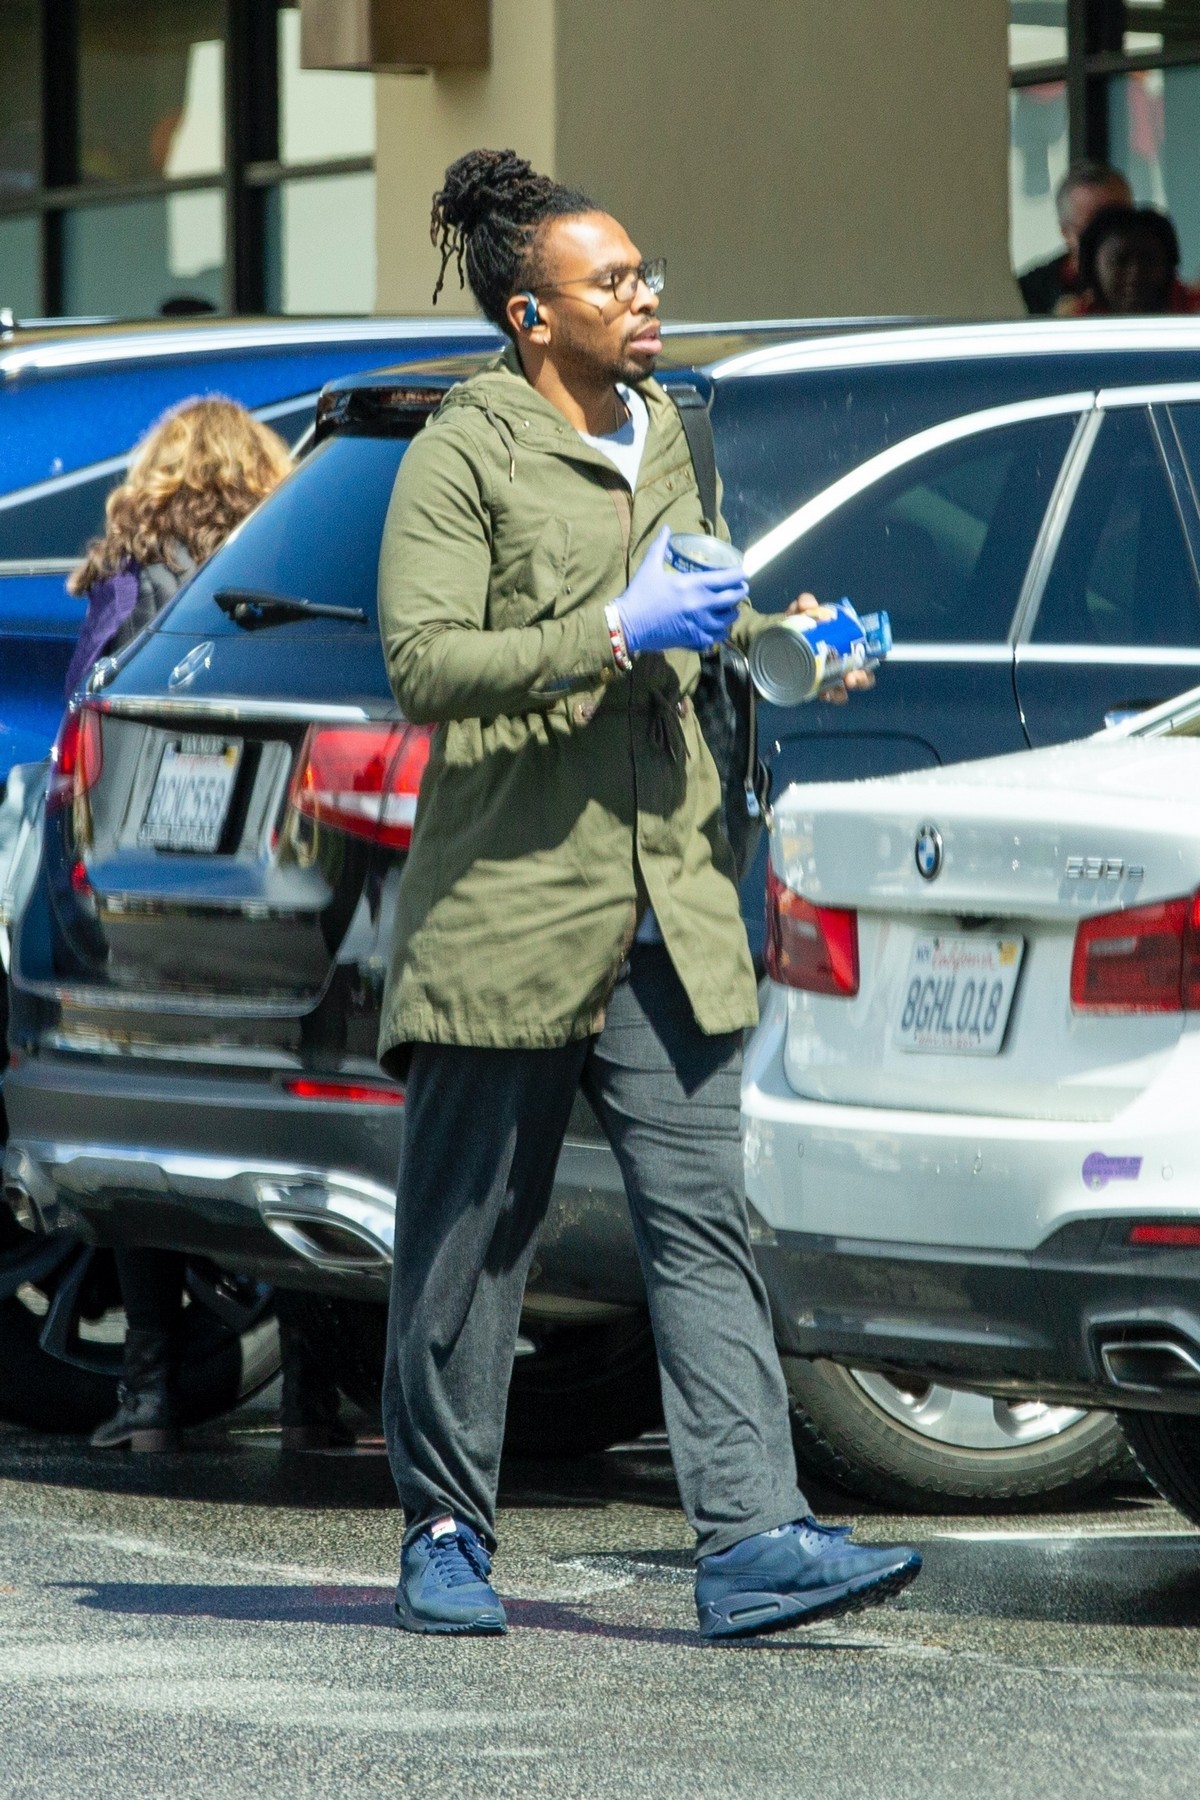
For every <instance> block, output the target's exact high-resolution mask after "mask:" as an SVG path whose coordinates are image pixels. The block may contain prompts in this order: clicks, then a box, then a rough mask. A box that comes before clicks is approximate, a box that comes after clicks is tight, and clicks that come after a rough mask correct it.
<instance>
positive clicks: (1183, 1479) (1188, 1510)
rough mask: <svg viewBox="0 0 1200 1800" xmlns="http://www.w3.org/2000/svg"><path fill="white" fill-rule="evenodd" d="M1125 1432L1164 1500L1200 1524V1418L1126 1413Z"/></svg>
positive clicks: (1180, 1414)
mask: <svg viewBox="0 0 1200 1800" xmlns="http://www.w3.org/2000/svg"><path fill="white" fill-rule="evenodd" d="M1120 1420H1121V1429H1122V1431H1123V1432H1124V1433H1125V1439H1126V1442H1127V1443H1128V1445H1129V1448H1130V1449H1131V1450H1132V1451H1133V1454H1134V1456H1135V1457H1136V1458H1137V1460H1138V1462H1139V1463H1140V1464H1141V1467H1142V1471H1143V1473H1144V1474H1145V1475H1146V1476H1147V1477H1148V1478H1149V1480H1150V1481H1151V1483H1152V1484H1153V1486H1154V1487H1156V1488H1157V1489H1158V1491H1159V1493H1160V1494H1161V1495H1162V1497H1163V1499H1164V1500H1169V1501H1170V1502H1171V1505H1172V1506H1177V1507H1178V1508H1179V1510H1180V1512H1181V1513H1182V1514H1183V1516H1184V1517H1185V1518H1186V1519H1190V1520H1191V1522H1192V1524H1193V1525H1200V1418H1196V1417H1194V1416H1192V1415H1191V1414H1188V1413H1148V1412H1126V1413H1121V1414H1120Z"/></svg>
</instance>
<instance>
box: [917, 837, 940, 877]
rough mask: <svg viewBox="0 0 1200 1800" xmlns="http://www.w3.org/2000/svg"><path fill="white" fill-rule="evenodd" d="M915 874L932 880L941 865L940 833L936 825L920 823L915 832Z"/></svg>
mask: <svg viewBox="0 0 1200 1800" xmlns="http://www.w3.org/2000/svg"><path fill="white" fill-rule="evenodd" d="M916 857H917V874H918V875H921V876H923V877H924V879H925V880H926V881H932V880H933V879H934V877H935V875H937V874H938V872H939V871H940V869H941V866H942V834H941V832H940V831H939V830H938V828H937V826H936V825H922V827H921V829H920V831H918V833H917V845H916Z"/></svg>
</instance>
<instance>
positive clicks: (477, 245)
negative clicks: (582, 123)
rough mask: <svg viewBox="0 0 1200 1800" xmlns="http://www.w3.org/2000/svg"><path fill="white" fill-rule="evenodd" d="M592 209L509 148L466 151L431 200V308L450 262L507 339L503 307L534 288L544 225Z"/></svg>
mask: <svg viewBox="0 0 1200 1800" xmlns="http://www.w3.org/2000/svg"><path fill="white" fill-rule="evenodd" d="M598 210H599V209H598V208H597V206H596V203H595V201H593V200H589V199H588V197H587V195H586V194H583V193H580V191H579V189H578V188H569V187H563V186H562V185H561V184H560V183H559V182H557V181H551V179H550V177H549V176H548V175H539V174H538V173H537V171H536V169H534V168H533V167H532V165H531V164H529V163H527V162H526V161H525V159H524V158H523V157H520V156H518V155H517V153H516V151H515V150H469V151H468V152H467V154H466V155H465V156H460V157H459V158H458V161H457V162H452V163H451V164H450V167H449V168H448V169H447V170H446V174H445V177H444V185H443V186H442V187H441V188H439V190H438V192H437V193H436V194H435V195H434V196H433V212H432V214H431V216H430V222H429V235H430V238H431V239H432V241H433V244H434V247H435V248H436V249H437V251H438V252H439V254H440V256H441V259H442V266H441V268H440V269H439V271H438V278H437V286H436V287H435V288H434V290H433V302H434V305H435V306H436V305H437V297H438V295H439V294H440V293H441V291H442V288H443V286H444V284H445V280H446V270H447V268H448V266H449V264H450V263H451V262H452V261H453V262H455V263H456V264H457V265H458V281H459V286H460V287H461V286H463V285H464V273H465V285H467V286H469V287H470V289H471V292H472V293H473V294H474V296H475V298H476V300H477V301H478V302H479V306H480V309H481V311H482V312H483V314H484V315H485V317H486V318H489V319H490V320H491V321H492V323H493V325H498V326H499V327H500V329H501V331H507V332H509V335H510V336H511V335H512V333H511V330H510V327H509V322H508V319H507V318H506V316H505V312H504V309H505V307H506V306H507V304H508V302H509V300H511V298H512V296H513V295H514V294H519V293H520V292H521V290H522V289H523V288H529V289H530V290H532V289H534V288H536V287H537V284H538V279H539V275H540V269H539V263H538V253H537V241H538V237H539V234H540V231H541V228H542V226H543V225H545V224H546V222H547V221H548V220H550V219H561V218H568V217H570V216H571V215H572V214H575V213H586V212H596V211H598Z"/></svg>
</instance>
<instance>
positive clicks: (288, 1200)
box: [258, 1180, 396, 1273]
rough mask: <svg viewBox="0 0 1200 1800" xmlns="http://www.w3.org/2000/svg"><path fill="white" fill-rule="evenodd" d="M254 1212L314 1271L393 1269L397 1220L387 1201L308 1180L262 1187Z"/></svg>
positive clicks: (264, 1184) (260, 1185)
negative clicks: (312, 1267)
mask: <svg viewBox="0 0 1200 1800" xmlns="http://www.w3.org/2000/svg"><path fill="white" fill-rule="evenodd" d="M364 1188H365V1184H364ZM258 1206H259V1212H260V1214H261V1215H262V1221H263V1224H264V1225H265V1226H266V1227H267V1229H268V1230H269V1231H271V1232H273V1233H274V1235H275V1236H276V1237H277V1238H278V1239H279V1241H280V1242H281V1243H283V1244H286V1246H287V1248H288V1249H289V1250H290V1251H292V1253H293V1254H294V1255H296V1256H299V1257H301V1258H303V1260H304V1261H305V1262H307V1263H312V1264H313V1265H314V1266H315V1267H316V1268H319V1269H325V1270H327V1271H329V1272H330V1273H334V1272H338V1271H342V1272H349V1271H358V1272H360V1273H365V1272H368V1271H371V1270H385V1269H390V1268H391V1266H392V1244H393V1241H394V1238H395V1230H396V1215H395V1210H394V1206H393V1204H392V1201H391V1196H390V1195H389V1196H387V1197H386V1199H385V1198H384V1196H383V1195H382V1194H380V1195H378V1196H377V1195H376V1194H375V1193H374V1192H370V1193H368V1192H365V1191H361V1190H360V1191H346V1190H345V1189H342V1188H337V1187H329V1186H326V1185H325V1184H324V1183H322V1182H317V1181H311V1180H310V1181H301V1182H294V1183H293V1182H286V1183H284V1182H266V1181H263V1182H259V1183H258Z"/></svg>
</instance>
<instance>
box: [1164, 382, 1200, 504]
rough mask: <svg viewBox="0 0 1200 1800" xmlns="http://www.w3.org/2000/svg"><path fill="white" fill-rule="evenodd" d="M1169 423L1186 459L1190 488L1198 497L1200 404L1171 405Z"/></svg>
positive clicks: (1199, 484)
mask: <svg viewBox="0 0 1200 1800" xmlns="http://www.w3.org/2000/svg"><path fill="white" fill-rule="evenodd" d="M1170 411H1171V423H1172V424H1173V425H1174V427H1175V435H1176V437H1177V438H1178V439H1179V442H1180V445H1181V446H1182V448H1183V454H1184V456H1185V458H1186V459H1187V466H1188V474H1189V475H1190V476H1191V478H1192V488H1193V491H1194V492H1195V494H1196V497H1197V499H1200V405H1188V406H1173V407H1171V409H1170Z"/></svg>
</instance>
